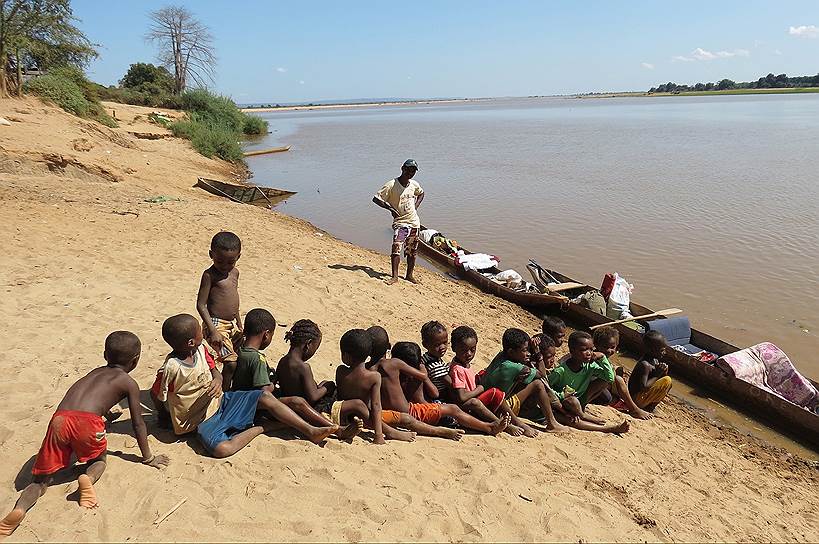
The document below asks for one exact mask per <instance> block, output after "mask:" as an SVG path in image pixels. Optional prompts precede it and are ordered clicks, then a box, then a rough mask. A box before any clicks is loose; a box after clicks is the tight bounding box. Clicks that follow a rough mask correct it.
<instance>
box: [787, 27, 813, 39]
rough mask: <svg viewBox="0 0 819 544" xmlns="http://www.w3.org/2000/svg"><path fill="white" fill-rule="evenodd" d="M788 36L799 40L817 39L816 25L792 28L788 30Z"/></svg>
mask: <svg viewBox="0 0 819 544" xmlns="http://www.w3.org/2000/svg"><path fill="white" fill-rule="evenodd" d="M788 34H790V35H791V36H797V37H799V38H819V27H817V26H816V25H800V26H792V27H790V28H789V29H788Z"/></svg>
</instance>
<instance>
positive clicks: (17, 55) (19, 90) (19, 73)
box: [14, 48, 23, 98]
mask: <svg viewBox="0 0 819 544" xmlns="http://www.w3.org/2000/svg"><path fill="white" fill-rule="evenodd" d="M14 60H15V63H16V64H17V98H22V97H23V67H22V66H20V49H19V48H17V49H16V50H15V51H14Z"/></svg>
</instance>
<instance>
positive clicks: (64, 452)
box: [0, 331, 168, 537]
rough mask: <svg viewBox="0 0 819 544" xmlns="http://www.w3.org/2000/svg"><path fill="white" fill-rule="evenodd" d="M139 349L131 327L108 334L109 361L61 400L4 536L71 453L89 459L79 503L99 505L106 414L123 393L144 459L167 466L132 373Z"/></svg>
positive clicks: (1, 528) (0, 525)
mask: <svg viewBox="0 0 819 544" xmlns="http://www.w3.org/2000/svg"><path fill="white" fill-rule="evenodd" d="M140 350H141V344H140V341H139V338H137V336H136V335H135V334H133V333H131V332H127V331H117V332H113V333H111V334H109V335H108V337H107V338H106V339H105V352H104V354H103V357H104V358H105V361H106V362H107V363H108V364H107V365H106V366H103V367H100V368H97V369H95V370H92V371H91V372H89V373H88V374H87V375H86V376H85V377H83V378H81V379H80V380H79V381H77V382H76V383H75V384H74V385H72V386H71V387H70V388H69V389H68V392H67V393H66V394H65V397H63V400H62V401H61V402H60V404H59V405H58V406H57V411H56V412H55V413H54V415H53V416H52V417H51V421H50V422H49V424H48V431H46V436H45V439H44V440H43V445H42V446H41V447H40V451H39V453H37V460H36V461H35V462H34V468H32V470H31V472H32V475H33V482H32V483H31V484H29V485H28V486H27V487H26V488H25V489H24V490H23V492H22V494H21V495H20V498H19V499H18V500H17V504H15V505H14V509H13V510H12V511H11V512H10V513H9V514H8V515H7V516H6V517H5V518H3V519H2V520H0V537H4V536H9V535H10V534H11V533H13V532H14V530H15V529H16V528H17V527H18V526H19V525H20V522H22V521H23V518H24V517H25V515H26V512H27V511H28V510H29V509H30V508H31V507H32V506H34V504H35V503H36V502H37V499H39V498H40V497H41V496H42V495H43V494H44V493H45V492H46V489H47V488H48V486H49V484H50V483H51V479H52V475H53V474H54V473H55V472H57V471H59V470H62V469H63V468H65V467H67V466H69V465H70V463H71V456H72V455H74V456H75V457H76V458H77V462H79V463H85V464H86V465H85V471H84V472H83V474H81V475H80V476H79V477H78V478H77V483H78V484H79V495H80V501H79V502H80V506H82V507H84V508H96V507H97V506H99V503H98V501H97V495H96V493H95V492H94V486H93V484H94V483H95V482H96V481H97V480H99V478H100V476H102V473H103V472H104V471H105V460H106V454H107V448H108V443H107V441H106V438H105V421H104V420H103V418H102V416H103V415H104V414H107V413H108V411H109V410H110V409H111V408H112V407H113V406H114V405H115V404H117V403H118V402H119V401H121V400H122V399H124V398H127V399H128V406H129V407H130V409H131V424H132V425H133V427H134V434H135V435H136V439H137V444H138V445H139V450H140V452H141V453H142V463H143V464H145V465H148V466H152V467H155V468H162V467H164V466H167V464H168V458H167V457H166V456H164V455H153V454H152V453H151V448H150V446H149V445H148V434H147V432H146V428H145V422H144V421H143V420H142V411H141V410H140V401H139V386H138V385H137V383H136V382H135V381H134V379H133V378H131V376H129V375H128V374H129V372H131V371H132V370H134V369H135V368H136V366H137V363H138V362H139V354H140Z"/></svg>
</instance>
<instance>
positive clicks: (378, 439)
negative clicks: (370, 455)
mask: <svg viewBox="0 0 819 544" xmlns="http://www.w3.org/2000/svg"><path fill="white" fill-rule="evenodd" d="M372 374H373V376H372V382H373V383H372V387H370V418H371V419H372V423H373V431H375V438H374V439H373V444H385V443H386V442H385V441H384V429H383V426H382V421H381V374H379V373H378V372H373V373H372Z"/></svg>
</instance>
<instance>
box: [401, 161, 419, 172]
mask: <svg viewBox="0 0 819 544" xmlns="http://www.w3.org/2000/svg"><path fill="white" fill-rule="evenodd" d="M404 168H415V169H416V170H418V163H417V162H415V159H407V160H405V161H404Z"/></svg>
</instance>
